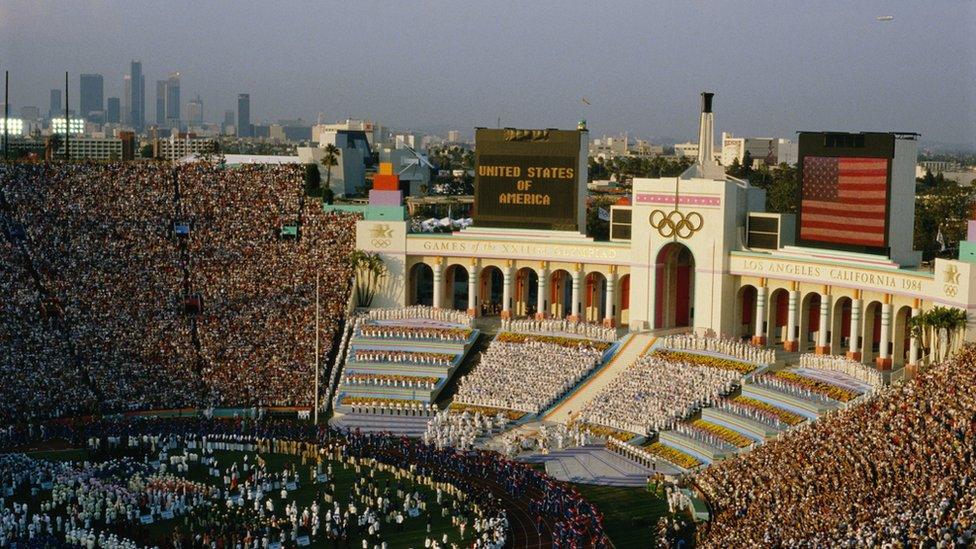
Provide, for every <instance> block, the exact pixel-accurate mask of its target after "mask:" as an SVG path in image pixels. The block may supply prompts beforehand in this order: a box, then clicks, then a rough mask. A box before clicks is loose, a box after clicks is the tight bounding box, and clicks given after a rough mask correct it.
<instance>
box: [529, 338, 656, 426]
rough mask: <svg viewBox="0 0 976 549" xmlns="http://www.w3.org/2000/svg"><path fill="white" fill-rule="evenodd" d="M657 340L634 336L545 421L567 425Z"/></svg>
mask: <svg viewBox="0 0 976 549" xmlns="http://www.w3.org/2000/svg"><path fill="white" fill-rule="evenodd" d="M656 339H657V338H656V337H655V336H653V335H651V334H648V333H639V334H632V335H631V337H630V338H628V339H627V342H626V343H624V346H623V348H622V349H620V350H619V351H617V354H616V355H614V357H613V358H612V359H611V360H610V364H607V365H606V366H605V367H604V368H603V369H601V370H600V371H599V372H598V373H597V374H596V375H594V376H592V377H590V378H589V379H588V380H586V382H585V383H584V384H583V386H582V387H580V388H579V389H577V390H576V392H575V393H573V394H572V395H570V396H569V397H568V398H566V400H564V401H562V402H561V403H560V404H559V405H558V406H556V407H555V408H553V409H552V410H550V411H549V413H547V414H546V415H545V417H544V419H545V421H552V422H556V423H566V422H568V421H569V420H570V418H571V416H573V415H575V414H576V413H578V412H579V411H580V409H582V408H583V406H584V405H585V404H586V403H587V402H589V401H591V400H593V399H594V398H596V396H597V395H598V394H600V391H602V390H603V389H604V388H605V387H607V386H608V385H610V384H611V383H613V380H615V379H617V376H619V375H620V374H621V373H623V372H624V371H625V370H626V369H627V367H629V366H630V365H631V364H633V363H634V362H636V361H637V359H638V358H639V357H640V356H641V355H642V354H644V352H645V351H647V350H648V349H650V348H651V345H652V344H653V343H654V341H655V340H656Z"/></svg>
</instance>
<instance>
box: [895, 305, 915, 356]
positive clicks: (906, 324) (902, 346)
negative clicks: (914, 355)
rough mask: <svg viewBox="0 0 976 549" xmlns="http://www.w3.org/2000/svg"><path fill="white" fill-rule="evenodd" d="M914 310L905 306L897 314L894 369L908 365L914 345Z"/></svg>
mask: <svg viewBox="0 0 976 549" xmlns="http://www.w3.org/2000/svg"><path fill="white" fill-rule="evenodd" d="M911 320H912V308H911V307H909V306H908V305H905V306H903V307H901V308H899V309H898V312H896V313H895V329H894V333H893V336H892V338H891V339H892V346H891V348H892V352H891V363H892V368H901V367H903V366H904V365H905V364H908V353H909V351H910V350H911V344H912V327H911V324H910V322H911Z"/></svg>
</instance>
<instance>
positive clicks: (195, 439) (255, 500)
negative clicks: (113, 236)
mask: <svg viewBox="0 0 976 549" xmlns="http://www.w3.org/2000/svg"><path fill="white" fill-rule="evenodd" d="M52 439H64V440H67V441H69V443H72V444H75V445H83V446H86V447H87V448H88V449H89V452H90V458H89V459H88V460H87V461H86V462H75V463H70V464H69V463H54V462H44V461H40V460H34V459H31V458H27V457H25V456H22V455H17V454H11V455H9V456H4V458H2V459H0V481H2V483H3V488H4V492H3V493H4V495H3V496H0V509H2V513H0V525H2V527H3V528H5V529H4V530H2V533H3V536H4V537H3V538H2V540H0V545H5V544H9V543H17V544H18V546H21V545H27V546H58V545H60V544H61V543H62V542H63V541H64V540H65V539H68V541H69V542H70V543H76V542H77V540H82V539H83V540H84V543H87V542H88V540H93V543H94V540H99V539H104V540H109V541H107V544H106V545H105V546H113V547H116V546H125V547H128V546H131V545H139V546H143V545H159V546H181V547H212V546H218V547H220V546H223V547H242V548H245V547H246V548H250V549H256V548H259V547H260V548H263V547H268V546H269V544H274V543H276V542H280V543H281V546H282V547H289V548H290V547H295V546H296V545H299V544H300V539H301V538H302V537H303V536H309V537H310V538H313V539H317V540H322V541H326V542H328V541H329V540H332V545H335V546H339V545H342V546H348V545H349V544H350V542H351V541H352V540H353V539H363V540H365V543H364V545H363V546H364V547H369V548H377V547H379V548H383V547H387V546H388V545H387V544H386V543H385V540H384V536H385V534H384V532H392V531H394V529H397V530H399V525H401V524H402V522H403V521H409V520H418V519H413V518H411V517H417V516H421V517H430V516H431V511H432V510H434V509H437V508H439V511H440V515H441V516H442V517H448V518H449V519H450V523H451V525H452V526H453V527H454V528H455V529H456V531H459V532H460V535H459V536H455V535H453V534H452V536H451V539H447V537H446V536H444V537H441V536H431V535H430V534H429V532H430V521H429V519H428V528H427V532H428V536H427V539H426V540H424V542H423V544H424V546H425V547H449V546H450V547H454V546H457V545H460V543H459V539H462V538H463V539H464V544H463V545H464V546H468V547H476V548H501V547H503V546H506V544H507V543H510V542H514V543H516V545H517V544H518V543H529V542H530V540H528V539H525V540H521V541H520V539H521V538H519V539H515V540H512V539H510V536H511V535H512V530H511V528H510V525H509V521H510V520H512V516H509V515H508V514H509V513H514V519H515V520H518V521H520V524H521V525H522V526H521V528H520V529H519V533H518V535H519V536H523V537H524V536H533V537H535V538H536V539H539V540H542V539H546V540H553V541H554V542H557V543H558V544H559V545H558V546H560V547H571V546H575V547H584V546H585V547H594V548H604V547H607V546H608V543H607V539H606V537H605V535H604V534H603V525H602V516H601V515H600V513H599V512H598V511H597V510H596V509H595V508H594V507H593V506H591V505H590V504H589V503H587V502H586V501H585V499H583V498H582V497H581V496H580V494H579V493H578V492H576V491H575V490H573V489H571V488H569V487H567V486H565V485H563V484H562V483H558V482H555V481H553V480H552V479H550V478H548V477H547V476H545V474H543V473H541V472H539V471H537V470H535V469H533V468H531V467H529V466H526V465H524V464H519V463H516V462H512V461H509V460H507V459H505V458H502V457H501V456H499V455H498V454H495V453H486V452H457V451H456V450H455V449H453V448H444V449H439V448H437V447H436V446H434V445H431V444H426V443H424V442H422V441H417V440H410V439H407V438H400V437H389V436H384V435H368V434H366V435H364V434H360V433H358V432H337V431H334V430H330V429H328V428H327V427H325V426H322V427H318V428H316V427H315V426H313V425H310V424H308V423H306V422H296V421H292V420H280V419H270V420H259V421H252V420H246V419H245V420H240V419H222V420H211V419H203V418H189V417H186V418H155V419H138V418H137V419H131V420H128V419H100V420H94V421H70V422H59V423H52V424H51V427H50V429H47V430H38V429H30V428H27V427H19V428H17V429H15V430H8V432H7V433H6V434H5V436H4V437H3V438H2V439H0V448H4V447H9V446H10V445H24V444H37V443H39V442H43V441H46V440H52ZM222 452H237V453H238V454H236V457H230V458H228V457H227V454H222ZM242 454H243V459H242V458H241V457H240V456H241V455H242ZM272 455H290V456H292V458H291V463H292V464H291V465H285V468H284V469H283V470H279V471H274V472H272V471H269V470H268V468H267V466H266V462H265V461H264V459H265V458H268V459H270V457H269V456H272ZM119 456H123V457H119ZM299 459H300V462H301V465H299V464H298V460H299ZM337 463H338V464H339V465H341V467H343V468H344V469H346V468H350V469H352V470H353V471H354V474H355V476H356V480H355V482H354V483H353V485H352V486H351V488H350V489H349V491H348V492H346V491H345V490H341V491H340V490H337V489H336V486H335V484H334V482H333V481H332V480H331V479H332V478H333V473H334V471H333V469H332V464H337ZM192 471H202V472H205V474H206V475H207V477H209V479H210V480H209V481H208V482H205V483H202V482H193V481H190V480H189V479H187V478H185V475H187V473H188V472H192ZM380 475H383V476H385V477H387V478H388V479H389V480H387V481H386V482H385V483H383V482H381V480H380V478H379V477H380ZM391 477H392V478H391ZM306 482H309V483H313V484H315V485H316V486H319V489H317V490H316V495H315V499H314V501H313V502H312V503H311V504H308V505H306V504H304V503H303V504H296V503H295V501H294V500H293V496H292V494H293V493H294V492H295V490H296V489H300V487H301V486H303V485H304V484H305V483H306ZM420 486H424V487H425V490H426V493H427V494H430V495H427V496H425V495H424V494H423V493H420V494H418V492H417V489H416V488H415V487H420ZM25 501H31V502H34V503H37V505H34V504H33V503H32V506H31V507H30V508H28V506H27V505H25V504H24V502H25ZM48 503H49V504H48ZM130 506H131V508H130ZM435 506H436V507H435ZM432 508H433V509H432ZM109 509H112V510H117V511H119V512H118V513H117V514H115V515H112V519H111V522H107V520H108V516H109V515H110V514H111V513H109V514H107V513H106V510H109ZM170 513H172V514H170ZM147 517H148V518H151V519H153V520H147ZM316 517H317V518H316ZM72 518H73V519H74V520H73V521H72ZM133 518H135V519H136V520H132V519H133ZM166 520H175V522H174V523H173V524H174V525H176V527H175V528H166V529H165V530H162V531H160V530H152V529H148V528H145V527H144V526H145V525H146V524H148V523H151V522H153V521H166ZM532 523H535V528H533V527H532ZM526 526H528V528H526ZM466 529H467V531H468V534H467V535H465V530H466ZM43 536H48V537H47V538H45V537H43ZM160 536H162V537H160ZM45 541H47V542H49V543H45ZM27 542H30V543H29V544H28V543H27ZM108 543H110V544H111V545H108ZM533 543H537V542H533Z"/></svg>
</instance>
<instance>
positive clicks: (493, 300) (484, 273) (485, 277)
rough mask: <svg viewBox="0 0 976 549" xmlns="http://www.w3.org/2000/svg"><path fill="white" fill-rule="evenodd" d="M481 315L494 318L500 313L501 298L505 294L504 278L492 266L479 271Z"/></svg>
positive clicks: (500, 272) (497, 269)
mask: <svg viewBox="0 0 976 549" xmlns="http://www.w3.org/2000/svg"><path fill="white" fill-rule="evenodd" d="M480 284H481V286H480V287H481V291H480V293H479V295H480V296H481V303H480V307H481V315H482V316H496V315H499V314H501V312H502V298H503V297H504V293H505V276H504V275H503V274H502V270H501V269H499V268H498V267H495V266H494V265H488V266H487V267H485V268H483V269H481V281H480Z"/></svg>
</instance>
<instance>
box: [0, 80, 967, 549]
mask: <svg viewBox="0 0 976 549" xmlns="http://www.w3.org/2000/svg"><path fill="white" fill-rule="evenodd" d="M712 103H713V97H712V94H710V93H703V94H702V97H701V110H700V113H699V127H700V130H699V156H698V159H697V161H696V162H695V163H694V164H693V165H692V166H691V167H690V168H688V170H687V171H685V172H684V173H683V174H681V175H680V176H677V177H664V178H657V179H637V180H635V181H634V183H633V188H632V191H631V193H630V195H629V196H627V197H624V198H622V199H621V200H620V201H618V203H617V204H616V205H614V206H613V207H612V208H611V211H610V212H609V214H610V238H609V240H608V241H601V240H596V239H594V238H592V237H591V236H589V235H587V234H586V222H585V216H586V208H587V188H586V184H587V169H588V168H587V150H588V147H587V144H588V133H587V131H586V126H585V123H584V122H581V123H580V125H579V126H578V127H577V128H576V129H574V130H557V129H515V128H494V129H488V128H479V129H477V131H476V145H477V148H476V153H475V154H476V163H477V167H476V173H477V174H478V175H477V180H476V185H475V197H474V211H473V215H472V223H471V224H470V225H469V226H466V227H464V228H462V229H459V230H454V231H451V232H445V233H433V234H432V233H421V232H414V231H413V230H412V228H411V223H410V222H409V221H408V220H407V216H406V213H405V207H404V206H403V200H404V196H403V191H401V190H400V187H399V184H398V181H397V180H396V175H394V174H393V173H392V171H391V169H390V167H389V165H387V166H383V165H381V166H380V169H379V173H378V174H376V177H375V178H374V179H373V188H372V189H371V190H370V191H369V204H367V205H345V206H343V205H331V204H324V203H322V202H321V201H320V200H318V199H314V198H311V197H309V196H306V194H305V193H304V190H303V189H304V187H303V170H302V169H301V166H298V165H287V164H286V165H261V164H254V165H245V166H241V167H238V168H229V167H227V166H225V165H221V164H220V163H219V162H214V161H210V160H201V161H199V162H191V163H168V162H150V161H146V162H108V163H95V162H91V163H80V162H72V163H68V162H20V163H5V164H3V165H0V185H2V186H0V225H2V229H3V235H2V236H3V238H2V240H0V242H2V245H0V254H2V257H0V284H2V287H3V295H4V299H3V301H2V302H0V307H2V309H3V310H2V323H0V350H2V353H0V375H2V379H3V383H2V384H0V547H8V546H9V547H62V546H71V547H89V548H92V547H125V548H129V547H204V546H206V547H244V548H258V547H260V548H262V549H265V548H283V547H304V546H315V547H329V546H331V547H339V546H342V547H351V546H356V547H359V546H362V547H364V548H372V547H384V548H385V547H421V546H423V547H498V548H500V547H561V548H564V547H598V548H599V547H650V546H659V547H669V546H688V545H689V544H694V545H696V546H702V547H759V546H774V547H821V546H823V547H827V546H847V547H854V546H857V547H861V546H864V547H907V546H918V547H954V546H958V547H964V546H969V545H971V544H973V543H974V541H976V537H974V529H976V484H974V482H973V478H972V471H973V470H974V455H973V453H974V448H976V442H974V440H976V370H974V369H973V367H972V364H973V362H974V360H976V356H974V353H976V351H974V348H973V347H970V346H969V345H968V343H969V342H970V341H972V339H973V338H976V331H974V330H972V329H971V328H970V327H969V316H968V315H969V314H970V311H971V310H972V309H973V308H974V307H976V295H974V292H976V285H974V281H976V278H974V277H976V272H974V271H973V269H972V265H973V263H972V262H971V261H968V260H966V258H960V259H958V260H947V259H937V260H935V261H934V263H932V264H923V263H922V262H921V254H919V253H917V252H916V251H914V250H913V249H912V242H913V230H914V199H915V197H914V188H915V179H914V166H915V161H916V137H917V136H916V135H915V134H909V133H876V132H873V133H857V134H852V133H836V132H800V139H799V161H800V170H801V184H800V188H799V191H798V195H797V197H796V200H797V203H798V208H797V211H798V215H796V216H793V215H788V214H774V213H768V212H766V211H764V205H765V197H764V191H763V190H761V189H759V188H756V187H753V186H751V185H750V184H749V182H748V181H745V180H739V179H736V178H734V177H731V176H728V175H726V173H725V170H724V169H723V167H722V166H720V165H719V164H718V163H717V162H716V161H715V159H714V155H713V141H714V138H713V130H712V128H713V124H714V121H713V119H714V113H713V109H712ZM970 226H971V227H976V222H972V221H971V222H970ZM970 234H976V230H972V229H971V231H970ZM647 502H655V503H654V505H656V508H655V510H654V511H653V512H650V511H648V512H647V513H644V511H641V510H639V509H638V507H639V506H641V505H645V506H649V505H650V504H648V503H647ZM631 503H633V505H634V507H633V508H629V507H628V506H629V505H630V504H631ZM642 513H643V514H642Z"/></svg>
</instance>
